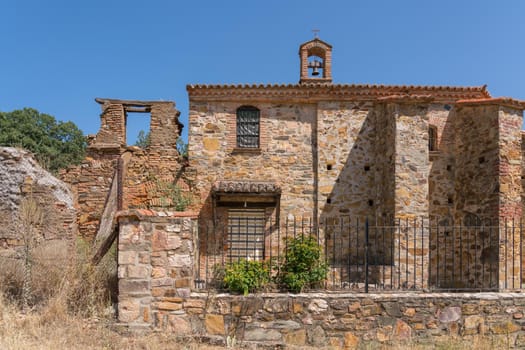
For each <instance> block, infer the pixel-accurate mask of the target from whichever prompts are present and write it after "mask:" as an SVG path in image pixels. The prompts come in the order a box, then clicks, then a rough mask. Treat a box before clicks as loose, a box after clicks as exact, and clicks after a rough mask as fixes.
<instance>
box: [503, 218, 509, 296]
mask: <svg viewBox="0 0 525 350" xmlns="http://www.w3.org/2000/svg"><path fill="white" fill-rule="evenodd" d="M507 242H508V237H507V218H505V255H504V260H505V289H507V260H508V259H507V247H508V243H507Z"/></svg>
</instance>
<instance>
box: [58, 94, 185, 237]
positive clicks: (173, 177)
mask: <svg viewBox="0 0 525 350" xmlns="http://www.w3.org/2000/svg"><path fill="white" fill-rule="evenodd" d="M96 101H97V102H98V103H100V104H101V107H102V114H101V115H100V118H101V127H100V130H99V132H98V133H97V135H96V136H91V137H90V138H89V145H88V148H87V154H86V158H85V159H84V161H83V162H82V164H81V165H80V166H78V167H74V168H71V169H69V170H68V171H66V172H64V173H63V174H62V177H63V178H64V179H66V180H67V181H69V182H70V183H71V184H72V185H73V187H74V192H75V194H76V196H77V203H78V209H79V217H78V224H79V233H80V235H81V236H84V237H87V238H90V239H91V238H93V237H94V236H95V235H96V233H97V229H98V227H99V224H100V220H101V216H102V213H103V211H104V207H105V205H106V203H107V202H108V197H109V195H110V188H111V186H112V183H113V182H114V181H117V182H118V201H117V203H118V209H127V208H151V207H170V206H172V204H173V203H172V202H170V201H166V200H165V199H166V198H167V197H169V195H170V193H168V194H166V190H165V189H164V187H166V186H167V185H166V184H168V185H169V186H167V187H168V190H171V189H172V188H173V187H174V186H175V185H173V184H179V186H180V187H182V188H184V189H186V190H187V187H188V185H187V182H186V181H184V180H182V177H183V173H184V167H185V161H184V159H183V157H182V156H181V155H179V153H178V151H177V147H176V146H177V139H178V138H179V136H180V133H181V130H182V124H181V123H180V122H179V120H178V116H179V114H180V113H179V111H177V110H176V109H175V103H174V102H170V101H129V100H113V99H96ZM133 112H141V113H150V115H151V117H150V144H149V146H148V147H146V148H145V149H141V148H139V147H136V146H129V145H127V144H126V122H127V115H128V113H133ZM124 154H128V157H127V158H129V160H128V161H127V162H124V161H123V158H122V157H123V155H124ZM163 186H164V187H163Z"/></svg>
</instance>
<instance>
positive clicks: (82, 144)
mask: <svg viewBox="0 0 525 350" xmlns="http://www.w3.org/2000/svg"><path fill="white" fill-rule="evenodd" d="M0 146H11V147H21V148H25V149H27V150H29V151H31V152H33V153H34V154H35V157H36V159H37V160H38V162H39V163H40V164H41V165H42V166H43V167H45V168H46V169H48V170H50V171H52V172H57V171H58V170H60V169H63V168H67V167H68V166H69V165H71V164H78V163H80V162H81V161H82V159H84V154H85V149H86V138H85V137H84V135H83V134H82V131H81V130H80V129H79V128H78V127H77V126H76V125H75V124H74V123H73V122H62V121H58V122H57V121H56V120H55V118H54V117H53V116H51V115H49V114H44V113H39V112H38V111H37V110H35V109H32V108H24V109H22V110H15V111H12V112H0Z"/></svg>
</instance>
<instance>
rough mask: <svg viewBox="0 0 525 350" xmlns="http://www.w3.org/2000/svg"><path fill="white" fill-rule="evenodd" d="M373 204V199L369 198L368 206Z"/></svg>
mask: <svg viewBox="0 0 525 350" xmlns="http://www.w3.org/2000/svg"><path fill="white" fill-rule="evenodd" d="M373 205H374V201H373V200H371V199H369V200H368V206H370V207H372V206H373Z"/></svg>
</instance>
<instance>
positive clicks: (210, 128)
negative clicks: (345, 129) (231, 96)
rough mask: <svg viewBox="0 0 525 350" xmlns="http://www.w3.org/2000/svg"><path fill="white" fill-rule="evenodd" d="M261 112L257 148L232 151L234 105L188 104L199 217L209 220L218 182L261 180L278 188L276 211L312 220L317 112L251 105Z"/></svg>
mask: <svg viewBox="0 0 525 350" xmlns="http://www.w3.org/2000/svg"><path fill="white" fill-rule="evenodd" d="M253 106H254V107H257V108H258V109H259V110H260V111H261V122H260V134H261V140H260V148H259V149H256V150H243V149H237V148H236V126H235V123H236V110H237V108H239V107H241V105H240V104H238V103H229V102H223V103H206V102H203V103H200V102H191V103H190V131H189V162H190V165H191V167H192V168H194V169H196V170H197V174H196V179H195V189H196V190H198V191H199V193H200V199H201V201H200V205H201V206H202V210H201V213H202V216H203V217H205V218H207V219H208V220H209V219H211V214H212V208H211V205H212V201H211V188H212V185H213V184H214V183H215V182H216V181H218V180H264V181H267V182H275V183H276V184H277V185H278V186H280V187H281V189H282V193H283V195H282V196H281V201H280V207H281V209H282V210H283V211H285V212H287V213H289V214H290V215H296V216H299V217H300V216H308V217H312V216H314V192H313V184H314V175H313V173H314V169H313V167H314V165H313V164H314V159H313V153H314V152H313V148H314V144H313V138H314V135H315V119H316V109H315V105H312V104H300V105H298V104H268V103H255V104H253Z"/></svg>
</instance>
